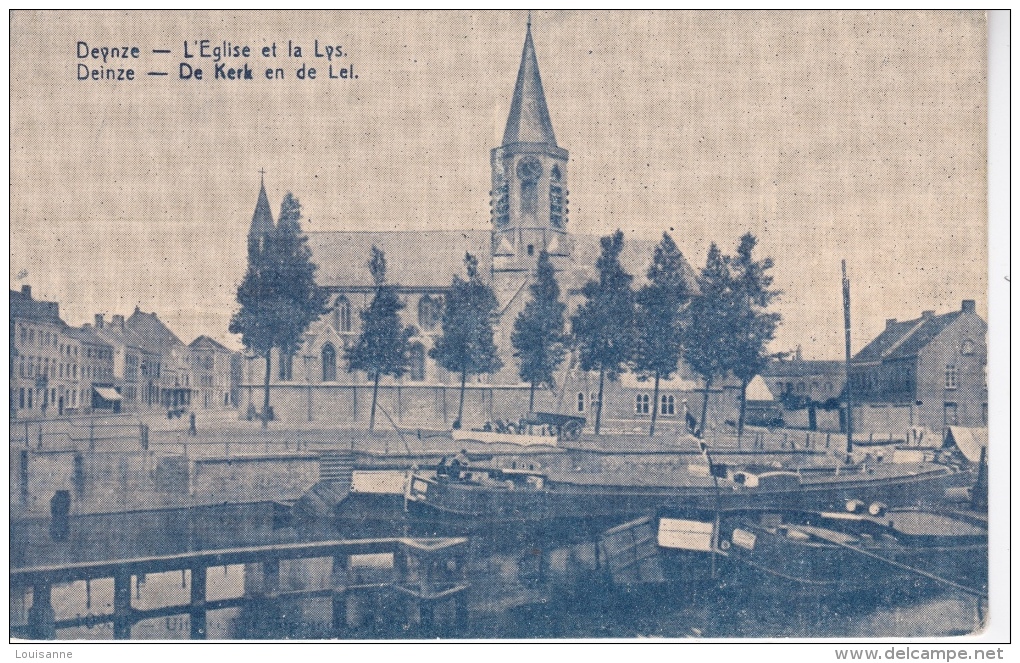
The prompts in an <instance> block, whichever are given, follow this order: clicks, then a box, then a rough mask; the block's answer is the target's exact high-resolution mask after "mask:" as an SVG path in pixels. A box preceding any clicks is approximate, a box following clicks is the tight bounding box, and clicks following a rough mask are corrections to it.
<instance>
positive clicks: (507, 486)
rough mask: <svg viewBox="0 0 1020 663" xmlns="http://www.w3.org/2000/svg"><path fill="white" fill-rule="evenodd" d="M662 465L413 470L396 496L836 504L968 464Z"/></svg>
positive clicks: (545, 514)
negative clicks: (645, 470) (636, 469)
mask: <svg viewBox="0 0 1020 663" xmlns="http://www.w3.org/2000/svg"><path fill="white" fill-rule="evenodd" d="M720 467H721V466H709V467H706V468H705V469H704V471H698V470H697V468H693V467H689V468H671V469H672V471H671V472H669V473H666V474H663V475H657V476H656V478H655V479H654V481H653V480H648V479H646V478H645V476H644V475H632V476H628V475H626V474H625V473H609V472H600V473H585V472H552V471H542V470H531V469H528V470H520V469H507V468H499V467H476V466H471V467H466V468H462V469H460V470H459V471H458V472H456V473H454V474H452V475H450V474H447V475H436V474H435V473H434V472H416V473H413V474H412V475H411V478H410V481H408V483H407V490H406V493H405V504H406V507H407V510H408V512H409V513H410V514H411V515H412V516H413V517H416V518H418V519H425V520H440V521H444V520H445V521H450V522H454V523H456V524H458V525H460V526H461V527H467V526H470V525H472V524H491V525H499V524H509V523H513V522H536V521H555V520H563V519H568V520H577V519H584V520H593V519H601V520H606V521H609V522H613V523H619V522H621V521H623V520H626V519H628V518H633V517H637V516H640V515H644V514H647V513H649V512H653V511H656V510H658V509H661V508H665V507H674V508H686V509H724V510H733V509H748V508H758V509H760V508H772V509H787V510H816V511H824V510H835V509H843V508H844V506H845V505H846V504H847V503H849V502H854V503H859V504H862V505H864V506H865V508H866V507H867V505H870V504H877V503H882V504H886V505H889V506H893V507H896V506H910V505H915V504H918V503H921V502H923V501H925V500H929V499H933V498H938V497H941V495H942V494H943V493H944V491H945V490H946V489H947V488H949V487H952V486H958V485H969V484H971V483H973V481H974V477H973V476H972V472H971V471H969V470H961V469H959V468H957V467H953V466H947V465H941V464H936V463H927V462H920V463H905V464H891V463H889V464H882V463H878V464H871V465H856V466H836V467H831V468H821V467H803V468H796V469H790V470H784V469H780V468H773V467H769V468H764V469H762V468H749V469H738V470H733V469H729V470H727V471H726V474H725V476H719V475H720V474H722V472H720Z"/></svg>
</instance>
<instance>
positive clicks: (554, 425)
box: [524, 412, 586, 440]
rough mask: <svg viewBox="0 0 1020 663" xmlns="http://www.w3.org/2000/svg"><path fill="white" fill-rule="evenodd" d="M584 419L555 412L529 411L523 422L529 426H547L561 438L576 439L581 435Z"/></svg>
mask: <svg viewBox="0 0 1020 663" xmlns="http://www.w3.org/2000/svg"><path fill="white" fill-rule="evenodd" d="M585 422H586V419H585V418H584V417H577V416H574V415H570V414H557V413H555V412H531V413H530V414H528V418H527V419H526V420H525V422H524V423H526V424H528V425H531V426H549V428H550V429H551V430H553V431H555V432H556V436H557V437H558V438H559V439H561V440H576V439H578V438H579V437H581V431H582V430H583V429H584V424H585Z"/></svg>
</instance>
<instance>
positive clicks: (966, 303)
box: [960, 299, 977, 313]
mask: <svg viewBox="0 0 1020 663" xmlns="http://www.w3.org/2000/svg"><path fill="white" fill-rule="evenodd" d="M960 310H961V311H963V312H964V313H976V312H977V311H976V309H975V308H974V300H973V299H965V300H963V303H962V304H961V305H960Z"/></svg>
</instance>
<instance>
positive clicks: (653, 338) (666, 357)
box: [633, 233, 690, 436]
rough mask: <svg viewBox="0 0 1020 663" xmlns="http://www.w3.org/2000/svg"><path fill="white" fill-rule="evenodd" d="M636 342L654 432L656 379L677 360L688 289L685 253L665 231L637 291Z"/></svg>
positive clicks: (667, 372) (666, 373)
mask: <svg viewBox="0 0 1020 663" xmlns="http://www.w3.org/2000/svg"><path fill="white" fill-rule="evenodd" d="M636 301H637V316H636V323H637V344H636V346H635V352H634V360H633V361H634V370H635V371H636V372H637V374H638V376H639V378H643V379H647V378H653V379H654V380H655V388H654V391H653V396H652V422H651V425H650V426H649V428H648V434H649V435H650V436H654V435H655V422H656V419H657V413H658V411H659V380H661V379H666V380H668V379H670V378H671V377H673V373H675V372H676V369H677V366H678V364H679V363H680V353H681V351H682V348H683V343H684V325H683V316H684V313H685V309H686V307H687V305H688V304H689V303H690V289H689V288H688V287H687V279H686V275H685V273H684V257H683V254H681V253H680V249H678V248H677V246H676V243H675V242H674V241H673V238H672V237H670V236H669V234H668V233H663V234H662V241H661V242H660V243H659V245H658V246H656V247H655V257H654V259H653V260H652V264H651V266H650V267H649V268H648V283H647V284H646V285H645V286H643V287H642V288H641V289H640V290H639V291H638V293H637V296H636Z"/></svg>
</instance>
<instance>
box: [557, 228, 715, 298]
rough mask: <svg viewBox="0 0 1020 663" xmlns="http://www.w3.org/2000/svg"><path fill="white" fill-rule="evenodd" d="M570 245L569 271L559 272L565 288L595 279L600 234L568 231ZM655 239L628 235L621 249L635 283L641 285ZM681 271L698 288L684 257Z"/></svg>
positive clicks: (599, 251)
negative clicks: (571, 232)
mask: <svg viewBox="0 0 1020 663" xmlns="http://www.w3.org/2000/svg"><path fill="white" fill-rule="evenodd" d="M571 241H572V244H573V248H572V250H571V253H570V263H571V269H570V273H569V274H564V275H562V276H560V277H559V278H560V287H561V288H563V289H564V290H568V291H569V290H580V289H581V288H583V287H584V284H585V283H587V282H588V281H594V280H598V277H599V274H598V270H597V269H596V268H595V263H596V262H598V259H599V255H601V253H602V242H601V238H600V237H599V236H597V235H571ZM656 245H658V242H657V241H653V240H647V239H638V238H633V237H627V238H625V239H624V241H623V250H622V251H621V252H620V264H621V265H622V266H623V269H624V271H625V272H627V273H628V274H630V275H631V276H633V277H634V286H635V287H640V286H641V285H642V284H644V283H645V282H646V281H647V280H648V279H647V276H646V274H647V273H648V267H649V266H650V265H651V264H652V258H653V257H654V256H655V247H656ZM683 265H684V274H685V276H686V277H687V286H688V287H689V288H690V289H691V292H697V291H698V286H697V279H696V275H695V272H694V270H693V269H692V268H691V264H690V263H689V262H688V261H687V258H686V257H684V263H683Z"/></svg>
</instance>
